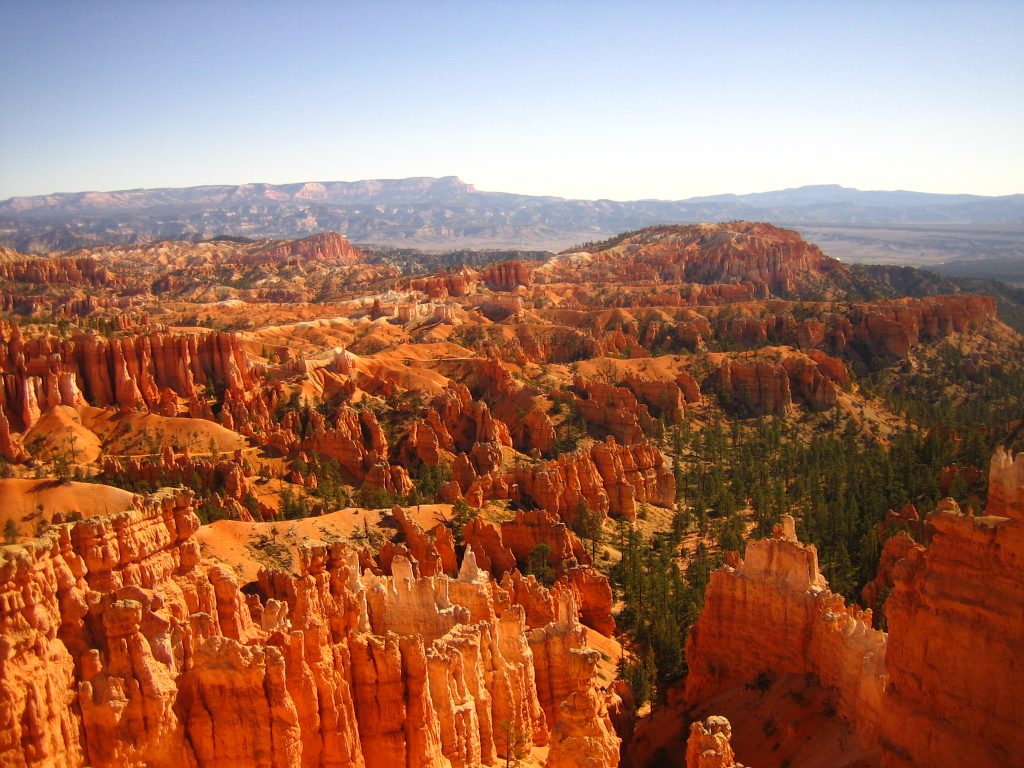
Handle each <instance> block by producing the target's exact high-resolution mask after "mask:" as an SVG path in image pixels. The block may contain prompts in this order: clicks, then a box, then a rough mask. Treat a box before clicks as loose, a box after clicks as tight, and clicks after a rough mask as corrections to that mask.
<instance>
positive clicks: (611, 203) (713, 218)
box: [0, 176, 1024, 257]
mask: <svg viewBox="0 0 1024 768" xmlns="http://www.w3.org/2000/svg"><path fill="white" fill-rule="evenodd" d="M736 219H753V220H760V221H774V222H779V223H783V224H787V225H790V226H796V227H800V228H804V227H812V226H817V227H821V226H826V225H828V226H842V227H853V226H855V227H863V226H864V225H882V226H897V227H906V226H909V225H919V224H929V225H934V226H942V227H947V226H950V225H957V226H969V227H975V226H982V227H992V226H995V225H1000V226H1005V225H1009V226H1011V227H1019V226H1024V195H1006V196H1002V197H981V196H978V195H938V194H925V193H919V192H905V191H895V192H864V191H861V190H857V189H851V188H847V187H839V186H836V185H820V186H809V187H799V188H797V189H786V190H779V191H774V192H760V193H756V194H750V195H716V196H711V197H695V198H690V199H686V200H636V201H615V200H570V199H565V198H560V197H551V196H536V195H519V194H511V193H507V192H483V191H480V190H477V189H476V187H475V186H473V185H472V184H468V183H466V182H464V181H462V180H461V179H459V178H458V177H456V176H444V177H441V178H432V177H414V178H408V179H371V180H365V181H306V182H299V183H295V184H241V185H208V186H199V187H187V188H161V189H131V190H119V191H113V192H75V193H56V194H51V195H37V196H33V197H13V198H10V199H8V200H5V201H2V202H0V244H3V245H11V246H14V247H16V248H17V249H18V250H20V251H22V252H44V251H54V250H69V249H73V248H79V247H84V246H89V245H107V244H112V243H138V242H151V241H154V240H168V239H204V238H210V237H215V236H217V235H235V236H238V235H240V236H245V237H250V238H254V239H281V238H288V239H291V238H296V237H303V236H305V235H308V234H309V233H311V232H317V231H336V232H339V233H341V234H342V235H344V236H345V237H347V238H348V239H349V240H351V241H353V242H357V243H375V244H378V245H390V246H397V247H409V246H414V247H433V248H437V247H442V248H443V247H452V246H458V247H470V248H494V247H499V248H504V247H514V248H544V249H547V250H560V249H562V248H565V247H568V246H570V245H573V244H576V243H581V242H584V241H587V240H594V239H600V238H604V237H608V236H609V235H612V234H614V233H616V232H623V231H628V230H635V229H639V228H643V227H648V226H652V225H655V224H663V223H666V222H671V223H695V222H701V221H709V222H723V221H730V220H736ZM976 234H977V233H975V235H976ZM865 236H867V237H868V238H869V239H871V233H866V234H865V233H863V232H861V233H859V239H860V240H863V238H864V237H865ZM946 239H948V236H947V238H946ZM857 240H858V238H853V237H850V236H847V237H845V238H844V244H845V246H847V247H848V246H850V244H851V243H856V242H857ZM954 240H955V241H956V242H957V243H959V244H960V245H959V246H958V247H960V249H961V251H960V252H957V251H956V249H953V250H949V249H950V248H951V247H952V246H949V244H944V243H943V242H942V241H937V240H936V239H935V238H932V239H931V240H930V241H929V243H928V247H929V248H931V249H939V250H940V251H943V249H945V250H946V251H949V253H951V254H954V255H955V256H957V257H959V256H962V255H963V252H964V251H966V250H967V249H968V248H969V247H973V246H971V245H970V243H972V242H974V243H976V238H975V239H974V240H970V239H968V240H963V239H962V238H961V239H957V238H954ZM994 245H995V246H996V247H998V248H999V249H1001V250H1005V248H1006V246H1007V244H1006V242H1005V239H1004V242H1002V243H995V244H994ZM861 248H862V249H863V248H865V246H864V245H863V244H862V245H861ZM943 252H945V251H943ZM1011 253H1016V254H1017V255H1019V254H1020V251H1019V250H1017V251H1015V252H1011ZM908 255H909V256H911V257H912V256H913V253H912V251H911V253H910V254H908Z"/></svg>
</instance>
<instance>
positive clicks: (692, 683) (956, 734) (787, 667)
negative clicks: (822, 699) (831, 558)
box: [685, 450, 1024, 768]
mask: <svg viewBox="0 0 1024 768" xmlns="http://www.w3.org/2000/svg"><path fill="white" fill-rule="evenodd" d="M990 487H991V488H992V491H991V492H990V500H989V506H988V508H987V509H986V514H985V515H984V516H977V517H975V516H971V515H964V514H962V513H961V512H960V510H959V508H958V507H957V506H956V503H955V502H953V501H952V500H949V499H947V500H946V501H944V502H942V503H941V504H940V505H939V506H938V508H937V509H936V510H935V511H934V512H933V513H932V514H931V515H929V516H928V523H929V524H930V525H931V527H932V528H933V529H934V533H933V535H932V540H931V543H930V545H929V546H928V548H927V549H926V548H924V547H922V546H920V545H915V544H914V543H913V542H912V541H911V540H910V539H909V538H908V537H906V536H905V535H901V536H896V537H893V538H892V539H890V540H889V542H888V543H887V545H886V548H885V555H884V558H883V566H882V573H880V576H879V579H878V580H877V581H876V582H873V583H872V584H871V585H869V586H870V590H867V591H866V594H868V596H869V597H871V598H872V599H877V595H878V594H879V592H880V591H881V590H883V589H887V588H891V590H892V594H891V595H890V596H889V598H888V600H887V601H886V603H885V607H884V610H885V614H886V619H887V623H888V628H889V634H888V635H886V634H885V633H883V632H879V631H876V630H873V629H871V627H870V624H871V622H870V611H867V612H862V611H860V610H859V609H858V608H856V606H846V605H844V603H843V600H842V598H841V597H838V596H836V595H833V594H832V593H831V592H830V591H829V590H828V587H827V585H826V584H825V582H824V580H823V579H822V577H821V574H820V573H819V572H818V569H817V557H816V553H815V550H814V547H813V546H811V545H803V544H800V543H799V542H798V541H797V540H796V537H795V528H794V526H793V523H792V520H791V519H789V518H786V519H785V522H784V524H783V526H782V527H781V528H780V529H779V530H778V531H777V532H776V534H775V535H774V536H773V537H772V538H771V539H769V540H765V541H754V542H750V544H749V545H748V547H747V554H746V559H745V560H743V561H740V560H739V559H738V558H733V559H732V560H731V561H729V562H727V565H726V566H725V567H723V568H722V569H720V570H718V571H716V572H715V573H713V574H712V577H711V581H710V583H709V585H708V588H707V593H706V595H705V606H704V609H703V611H702V612H701V615H700V618H699V619H698V621H697V623H696V624H695V625H694V628H693V630H692V631H691V633H690V637H689V639H688V641H687V647H686V656H687V660H688V663H689V669H690V673H689V676H688V678H687V681H686V692H685V693H686V699H687V701H688V702H690V703H691V704H698V703H700V702H702V701H706V700H708V699H709V698H711V697H713V696H714V695H716V694H718V693H721V692H724V691H727V690H730V689H738V688H742V686H744V685H746V684H749V683H751V682H752V681H754V680H755V679H757V678H758V675H759V673H761V674H765V675H769V676H770V675H778V674H785V673H792V674H795V675H813V676H815V678H816V679H818V680H820V682H821V684H822V685H823V686H825V687H826V688H827V689H831V690H832V691H834V696H835V699H834V705H835V710H836V712H837V713H838V714H839V715H840V716H841V717H842V718H844V719H845V720H846V721H847V722H848V723H850V724H851V726H852V727H853V729H854V731H855V733H856V735H857V737H858V739H859V741H860V743H861V745H862V746H864V747H865V748H868V749H871V748H874V749H879V748H880V750H881V764H882V765H883V766H885V767H887V768H889V767H891V768H910V766H915V767H917V768H920V767H922V766H923V767H925V768H932V767H933V766H935V767H936V768H937V767H938V766H945V765H972V766H985V767H988V766H992V767H993V768H994V767H995V766H1005V765H1011V764H1014V761H1015V760H1018V759H1019V756H1020V755H1021V754H1024V738H1022V732H1021V729H1020V727H1019V726H1020V723H1021V721H1022V718H1024V696H1022V694H1021V691H1024V673H1022V672H1021V670H1020V665H1019V664H1018V663H1017V650H1016V649H1017V648H1018V647H1019V646H1020V644H1021V642H1022V640H1024V597H1022V596H1024V576H1022V574H1024V570H1022V568H1021V564H1022V558H1024V505H1022V504H1021V498H1022V496H1021V494H1022V493H1024V455H1018V456H1017V457H1016V459H1014V458H1013V457H1012V456H1010V455H1009V454H1007V453H1005V452H1003V451H1001V450H1000V451H998V452H997V453H996V455H995V457H994V458H993V461H992V466H991V470H990Z"/></svg>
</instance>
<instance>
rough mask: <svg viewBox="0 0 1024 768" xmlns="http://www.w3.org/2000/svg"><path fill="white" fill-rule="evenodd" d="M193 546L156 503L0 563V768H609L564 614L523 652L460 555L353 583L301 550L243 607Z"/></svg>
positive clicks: (7, 554) (586, 676) (565, 606)
mask: <svg viewBox="0 0 1024 768" xmlns="http://www.w3.org/2000/svg"><path fill="white" fill-rule="evenodd" d="M197 528H198V519H197V518H196V516H195V514H194V512H193V510H192V500H191V495H190V494H189V493H188V492H178V491H170V490H166V491H163V492H161V493H159V494H155V495H153V496H151V497H148V498H147V499H145V500H143V499H141V498H139V499H138V500H137V503H136V505H135V507H134V508H133V509H131V510H128V511H126V512H123V513H120V514H117V515H112V516H107V517H96V518H90V519H88V520H84V521H80V522H77V523H69V524H63V525H56V526H53V527H52V529H51V530H50V531H49V532H48V533H47V534H46V535H45V536H44V537H43V538H41V539H37V540H32V541H29V542H26V543H25V544H23V545H19V546H7V547H4V548H3V550H0V628H2V629H3V633H2V635H0V765H4V766H7V765H11V766H15V765H18V766H24V765H27V766H82V765H86V764H88V765H90V766H94V767H95V768H101V767H102V766H112V765H117V766H142V765H146V766H157V767H158V768H160V767H162V766H168V767H171V766H174V768H180V767H181V766H196V767H198V766H223V765H251V766H274V767H277V766H281V767H282V768H284V767H287V768H293V767H294V768H298V767H299V766H319V765H332V766H350V767H351V768H377V767H379V768H390V767H391V766H396V765H402V766H410V767H418V766H438V768H441V767H442V766H444V767H445V768H447V767H448V766H459V767H461V766H473V765H498V764H500V763H502V762H503V758H504V756H505V754H506V752H507V751H509V750H512V751H522V750H523V749H525V748H527V747H528V746H530V745H544V744H547V743H548V742H549V741H551V742H552V760H553V761H555V762H551V763H550V764H552V765H559V764H562V763H559V762H557V760H558V759H561V758H557V757H556V756H557V755H558V754H563V755H564V754H566V750H569V751H570V752H572V751H573V750H574V749H575V746H576V745H586V746H587V748H588V749H590V750H591V752H592V754H593V755H594V757H592V758H591V762H589V763H587V764H588V765H594V766H600V767H601V768H604V766H612V765H615V764H616V763H617V758H618V739H617V737H615V735H614V732H613V731H612V730H611V727H610V724H609V723H608V721H607V714H606V711H605V708H604V694H602V693H601V692H599V691H598V690H597V689H596V688H595V687H594V682H593V681H594V673H593V662H594V661H595V658H596V653H595V652H593V651H590V650H588V649H586V648H585V644H584V640H583V631H582V629H581V628H580V625H579V624H577V623H576V621H575V613H576V611H575V606H574V605H573V604H572V599H571V593H567V592H564V591H562V592H558V593H557V594H554V595H553V596H552V598H551V599H552V600H553V602H552V603H551V606H552V608H551V612H552V614H553V617H552V619H553V620H552V621H550V622H548V623H547V624H545V625H544V626H542V627H538V628H536V629H533V630H530V631H529V632H528V631H527V623H526V611H525V610H524V608H523V607H522V606H520V605H518V604H517V603H515V602H514V601H513V595H512V594H510V593H508V592H506V591H505V590H504V589H503V588H502V587H501V586H499V585H497V584H496V583H495V582H494V581H493V580H492V579H491V578H490V577H489V576H488V575H487V574H485V573H484V572H482V571H480V570H479V569H478V568H477V567H476V563H475V559H474V558H473V556H472V554H469V555H467V557H466V558H465V560H464V562H463V565H462V568H461V570H460V572H459V576H458V578H457V579H451V578H449V577H447V576H442V575H438V576H424V577H415V576H414V575H413V569H412V565H411V563H410V562H409V561H407V560H405V559H403V558H400V557H396V558H395V559H394V560H393V562H392V572H393V575H392V576H390V577H384V576H373V575H371V574H369V573H367V574H366V575H364V576H360V575H359V572H358V560H357V557H356V554H355V553H354V552H351V551H349V550H347V549H346V548H345V547H344V546H342V545H340V544H332V545H327V544H323V543H314V542H307V543H306V544H304V545H302V546H301V547H300V561H301V564H300V570H299V573H298V575H295V574H290V573H284V572H281V571H267V570H265V571H262V572H261V573H260V578H259V582H258V584H254V585H250V586H251V587H252V589H247V590H246V593H244V594H243V592H242V591H241V589H240V586H241V585H240V584H239V583H238V580H237V577H236V576H235V574H234V572H233V571H232V570H231V569H229V568H226V567H224V566H222V565H219V564H218V565H214V564H208V563H205V562H203V561H202V560H201V558H200V552H199V547H198V545H197V543H196V541H195V540H194V539H193V533H194V532H195V530H196V529H197ZM531 589H532V590H533V591H537V590H539V589H541V588H540V587H539V585H536V583H535V582H534V584H533V587H532V588H531ZM539 660H542V662H543V663H541V661H539ZM557 745H562V746H561V747H559V746H557ZM559 749H562V752H561V753H559ZM563 762H564V761H563Z"/></svg>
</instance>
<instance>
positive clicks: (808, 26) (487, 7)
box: [0, 0, 1024, 200]
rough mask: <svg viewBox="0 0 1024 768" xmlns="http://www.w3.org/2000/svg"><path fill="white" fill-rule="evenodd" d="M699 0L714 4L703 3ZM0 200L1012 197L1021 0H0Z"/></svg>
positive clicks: (1023, 157) (1017, 188) (1020, 159)
mask: <svg viewBox="0 0 1024 768" xmlns="http://www.w3.org/2000/svg"><path fill="white" fill-rule="evenodd" d="M712 6H713V7H712ZM0 28H2V29H4V32H5V33H4V45H3V46H0V103H2V104H3V109H4V119H3V120H2V121H0V199H2V198H7V197H11V196H14V195H31V194H48V193H52V192H57V191H66V192H72V191H76V190H88V189H92V190H111V189H131V188H137V187H149V188H152V187H186V186H194V185H201V184H210V183H224V182H228V183H232V184H235V183H241V182H252V181H263V182H269V183H285V182H294V181H297V180H305V179H360V178H382V177H387V178H405V177H409V176H433V177H441V176H446V175H451V174H456V173H458V174H461V175H462V177H463V178H466V179H472V180H473V182H474V183H475V184H476V185H477V187H478V188H479V189H482V190H503V191H509V192H516V193H522V194H533V195H557V196H560V197H566V198H578V199H587V200H597V199H601V198H609V199H614V200H637V199H648V198H657V199H664V200H680V199H685V198H690V197H693V196H696V195H716V194H720V193H725V192H739V193H744V192H754V191H764V190H772V189H782V188H792V187H800V186H803V185H808V184H822V183H830V182H840V183H842V184H843V185H845V186H849V187H857V188H860V189H888V190H893V189H913V190H918V191H925V192H950V193H953V192H956V193H961V192H970V193H975V194H984V195H1005V194H1011V193H1016V192H1021V191H1024V189H1022V188H1021V179H1024V98H1022V95H1024V46H1021V45H1020V40H1019V37H1020V30H1021V29H1024V4H1022V3H1020V2H992V1H990V0H989V1H986V0H981V2H976V3H962V2H942V1H941V0H940V2H935V3H923V2H902V3H866V4H865V3H849V4H845V3H812V2H806V3H804V2H779V3H750V2H743V3H729V2H726V3H715V4H710V3H702V4H697V3H676V2H655V1H653V0H652V2H644V3H637V4H634V7H628V6H626V4H623V3H612V2H600V1H595V2H582V1H579V2H572V1H568V2H558V3H547V2H533V1H532V0H524V1H523V2H514V3H498V2H488V1H487V0H483V1H482V2H473V3H468V2H444V0H439V2H436V3H435V2H432V3H413V2H393V1H387V0H384V1H383V2H376V3H335V2H313V1H312V0H308V1H306V2H299V3H271V2H255V3H253V2H241V0H224V1H223V2H217V3H197V2H189V1H188V0H186V1H185V2H180V3H129V2H95V3H61V2H50V3H34V2H28V1H27V0H11V1H9V2H4V3H0Z"/></svg>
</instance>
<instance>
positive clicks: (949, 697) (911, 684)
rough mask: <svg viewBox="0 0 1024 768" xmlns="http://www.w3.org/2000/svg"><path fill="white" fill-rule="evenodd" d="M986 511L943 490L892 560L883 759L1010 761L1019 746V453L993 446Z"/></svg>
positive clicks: (1022, 475)
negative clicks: (927, 529)
mask: <svg viewBox="0 0 1024 768" xmlns="http://www.w3.org/2000/svg"><path fill="white" fill-rule="evenodd" d="M989 477H990V479H989V488H990V491H989V503H988V507H987V508H986V510H985V515H984V516H978V517H974V516H970V515H964V514H962V513H961V512H960V510H959V509H958V508H957V507H956V505H955V503H952V502H951V501H948V500H947V501H946V502H944V503H942V504H940V506H939V509H938V510H936V511H935V512H934V513H932V514H931V515H930V516H929V517H928V521H929V522H930V523H931V524H932V526H934V529H935V530H934V534H933V537H932V541H931V544H930V545H929V547H928V548H927V549H923V548H919V547H918V548H914V549H912V550H910V551H909V552H908V554H907V556H906V557H905V558H904V559H903V560H901V561H900V562H899V563H897V564H896V566H895V568H894V581H895V584H894V587H893V591H892V594H891V595H890V597H889V599H888V601H887V602H886V604H885V613H886V618H887V621H888V627H889V650H888V654H887V658H886V671H887V672H888V675H889V683H888V685H887V687H886V697H885V708H886V714H887V716H886V717H885V718H884V719H883V722H882V728H881V730H882V735H883V745H884V746H885V752H884V755H883V765H884V766H891V767H893V768H895V767H896V766H899V768H906V767H907V766H942V765H975V766H980V767H982V768H988V767H989V766H991V767H993V768H994V767H995V766H1005V765H1012V764H1014V762H1015V761H1019V760H1020V757H1021V755H1022V754H1024V732H1022V730H1021V727H1020V724H1021V722H1024V694H1022V691H1024V669H1022V668H1021V665H1020V663H1019V649H1020V646H1021V643H1022V642H1024V568H1022V565H1024V503H1022V500H1024V454H1018V455H1017V457H1016V459H1014V458H1013V457H1012V456H1011V455H1009V454H1008V453H1006V452H1004V451H1002V450H1000V451H997V453H996V455H995V457H994V458H993V460H992V466H991V470H990V476H989Z"/></svg>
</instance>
